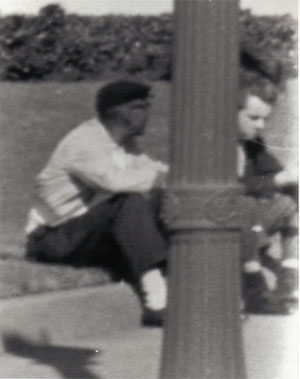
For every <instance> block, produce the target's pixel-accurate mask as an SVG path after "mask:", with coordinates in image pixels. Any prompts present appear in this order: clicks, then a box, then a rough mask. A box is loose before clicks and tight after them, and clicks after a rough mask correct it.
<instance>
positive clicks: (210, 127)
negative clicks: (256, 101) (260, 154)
mask: <svg viewBox="0 0 300 379" xmlns="http://www.w3.org/2000/svg"><path fill="white" fill-rule="evenodd" d="M238 34H239V33H238V1H237V0H198V1H193V0H175V35H176V37H175V47H174V50H175V58H174V72H173V80H174V81H173V91H172V93H173V104H172V121H171V123H172V125H171V173H170V180H169V189H168V191H167V195H166V199H165V207H164V217H165V221H166V223H167V224H168V226H169V228H170V231H171V233H172V237H171V254H170V272H169V300H168V315H167V322H166V328H165V334H164V342H163V353H162V367H161V375H160V376H161V378H163V379H166V378H172V379H174V378H180V379H208V378H214V379H217V378H218V379H225V378H226V379H233V378H239V379H241V378H245V377H246V376H245V369H244V361H243V352H242V350H243V349H242V341H241V320H240V267H239V223H240V217H239V206H238V200H237V199H238V198H239V196H238V194H239V191H240V190H239V188H238V186H237V184H236V103H237V79H238V74H237V73H238V51H239V38H238Z"/></svg>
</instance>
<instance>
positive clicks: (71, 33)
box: [0, 4, 297, 81]
mask: <svg viewBox="0 0 300 379" xmlns="http://www.w3.org/2000/svg"><path fill="white" fill-rule="evenodd" d="M240 22H241V50H242V51H243V52H246V60H245V59H244V61H245V62H246V61H247V56H248V53H250V55H253V56H255V57H256V58H259V59H260V60H263V61H264V62H265V63H264V65H265V66H266V67H267V70H271V71H272V70H273V71H274V67H275V66H276V65H277V64H278V63H279V64H281V63H282V64H283V68H284V73H285V75H287V76H293V75H294V74H295V57H296V52H295V49H296V43H295V39H296V30H297V23H296V21H295V20H293V19H292V18H291V17H290V16H288V15H286V16H276V17H275V16H272V17H258V16H253V15H252V14H251V13H250V11H241V12H240ZM172 38H173V17H172V15H171V14H163V15H160V16H111V15H110V16H101V17H92V16H90V17H87V16H79V15H75V14H66V12H65V11H64V9H63V8H61V7H60V6H59V5H56V4H53V5H48V6H46V7H44V8H42V9H41V11H40V13H39V15H37V16H24V15H13V16H7V17H2V18H1V17H0V79H2V80H63V81H68V80H80V79H104V78H107V77H109V76H111V75H115V74H124V73H128V74H131V75H138V76H141V77H144V78H148V79H149V78H150V79H169V78H170V72H171V50H172V47H171V45H172ZM246 63H247V62H246Z"/></svg>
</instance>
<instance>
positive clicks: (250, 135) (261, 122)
mask: <svg viewBox="0 0 300 379" xmlns="http://www.w3.org/2000/svg"><path fill="white" fill-rule="evenodd" d="M271 110H272V106H271V105H270V104H268V103H266V102H265V101H263V100H262V99H261V98H260V97H258V96H255V95H248V96H247V98H246V100H245V106H244V108H242V109H241V110H240V111H239V113H238V129H239V130H238V132H239V133H238V134H239V137H240V138H243V139H247V140H252V139H255V138H256V137H258V136H259V135H260V132H261V130H262V129H264V127H265V122H266V118H267V117H268V116H269V114H270V113H271Z"/></svg>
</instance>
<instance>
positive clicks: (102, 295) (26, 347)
mask: <svg viewBox="0 0 300 379" xmlns="http://www.w3.org/2000/svg"><path fill="white" fill-rule="evenodd" d="M0 307H1V310H0V335H1V345H0V362H1V366H0V378H5V379H8V378H18V379H20V378H39V379H41V378H48V379H49V378H79V377H81V378H92V379H93V378H94V379H142V378H143V379H154V378H157V377H158V373H159V365H160V362H159V360H160V351H161V341H162V330H161V329H147V328H142V327H140V324H139V305H138V302H137V300H136V298H135V296H134V295H133V294H132V293H131V291H130V290H129V288H128V287H127V286H125V285H123V284H118V285H107V286H102V287H95V288H89V289H81V290H72V291H62V292H56V293H53V294H43V295H35V296H27V297H24V298H15V299H8V300H1V302H0ZM296 328H297V317H296V315H294V316H282V317H270V316H268V317H267V316H255V317H254V316H251V317H249V319H248V320H247V321H246V322H245V323H244V327H243V333H244V350H245V356H246V365H247V369H248V370H247V371H248V378H251V379H252V378H253V379H254V378H257V379H258V378H259V379H263V378H265V379H266V378H268V379H295V378H296V377H297V376H296V361H297V350H296V342H297V341H296V340H297V332H296ZM222 379H223V378H222Z"/></svg>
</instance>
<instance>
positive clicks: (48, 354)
mask: <svg viewBox="0 0 300 379" xmlns="http://www.w3.org/2000/svg"><path fill="white" fill-rule="evenodd" d="M2 341H3V346H4V349H5V351H6V352H8V353H10V354H14V355H17V356H19V357H23V358H28V359H32V360H34V361H35V362H37V363H39V364H44V365H49V366H52V367H53V368H55V369H56V370H57V371H58V372H59V373H60V374H61V377H62V378H85V379H101V377H100V376H96V375H95V374H94V373H92V372H91V371H90V369H89V366H91V365H93V364H94V363H95V362H93V361H92V358H93V357H95V355H96V354H97V353H98V350H93V349H85V348H74V347H68V346H53V345H49V344H47V343H45V342H43V341H42V342H33V341H30V340H28V339H26V338H25V337H23V336H21V335H19V334H14V333H9V334H6V335H3V336H2Z"/></svg>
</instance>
